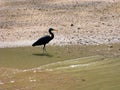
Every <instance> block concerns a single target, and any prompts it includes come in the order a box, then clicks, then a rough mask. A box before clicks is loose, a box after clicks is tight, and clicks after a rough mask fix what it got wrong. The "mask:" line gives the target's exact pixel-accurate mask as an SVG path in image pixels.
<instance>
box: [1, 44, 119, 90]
mask: <svg viewBox="0 0 120 90" xmlns="http://www.w3.org/2000/svg"><path fill="white" fill-rule="evenodd" d="M47 50H48V52H49V53H48V54H42V48H39V47H36V48H32V47H20V48H2V49H0V90H68V89H69V90H80V89H81V90H98V89H102V90H119V89H120V78H119V76H120V73H119V69H120V55H119V54H120V51H119V45H117V44H116V45H113V48H109V46H106V45H102V46H84V47H83V46H64V47H59V46H55V47H51V46H48V48H47ZM46 86H47V87H46Z"/></svg>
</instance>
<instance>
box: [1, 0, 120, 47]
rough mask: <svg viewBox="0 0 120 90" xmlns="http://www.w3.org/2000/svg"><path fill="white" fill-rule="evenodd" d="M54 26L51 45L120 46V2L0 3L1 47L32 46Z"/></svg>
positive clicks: (11, 0) (18, 0)
mask: <svg viewBox="0 0 120 90" xmlns="http://www.w3.org/2000/svg"><path fill="white" fill-rule="evenodd" d="M51 27H52V28H55V29H58V30H59V31H58V32H57V33H56V32H55V39H54V40H53V41H51V42H50V45H66V44H67V45H68V44H70V45H85V44H86V45H90V44H95V45H98V44H109V43H120V1H119V0H9V1H5V0H0V47H12V46H26V45H27V46H29V45H31V44H32V43H33V42H34V41H35V40H37V39H38V38H39V37H41V36H43V35H46V34H48V29H49V28H51Z"/></svg>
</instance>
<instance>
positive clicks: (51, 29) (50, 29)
mask: <svg viewBox="0 0 120 90" xmlns="http://www.w3.org/2000/svg"><path fill="white" fill-rule="evenodd" d="M51 31H58V30H56V29H53V28H49V32H51Z"/></svg>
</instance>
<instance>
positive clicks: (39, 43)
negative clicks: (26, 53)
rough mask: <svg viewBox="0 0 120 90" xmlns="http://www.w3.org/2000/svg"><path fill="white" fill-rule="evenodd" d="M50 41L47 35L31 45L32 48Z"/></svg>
mask: <svg viewBox="0 0 120 90" xmlns="http://www.w3.org/2000/svg"><path fill="white" fill-rule="evenodd" d="M50 40H51V37H50V36H49V35H46V36H43V37H41V38H39V39H38V40H37V41H36V42H35V43H33V46H37V45H44V44H46V43H48V42H49V41H50Z"/></svg>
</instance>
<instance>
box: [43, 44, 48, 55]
mask: <svg viewBox="0 0 120 90" xmlns="http://www.w3.org/2000/svg"><path fill="white" fill-rule="evenodd" d="M44 51H45V52H46V53H47V51H46V48H45V44H44V46H43V54H44Z"/></svg>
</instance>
